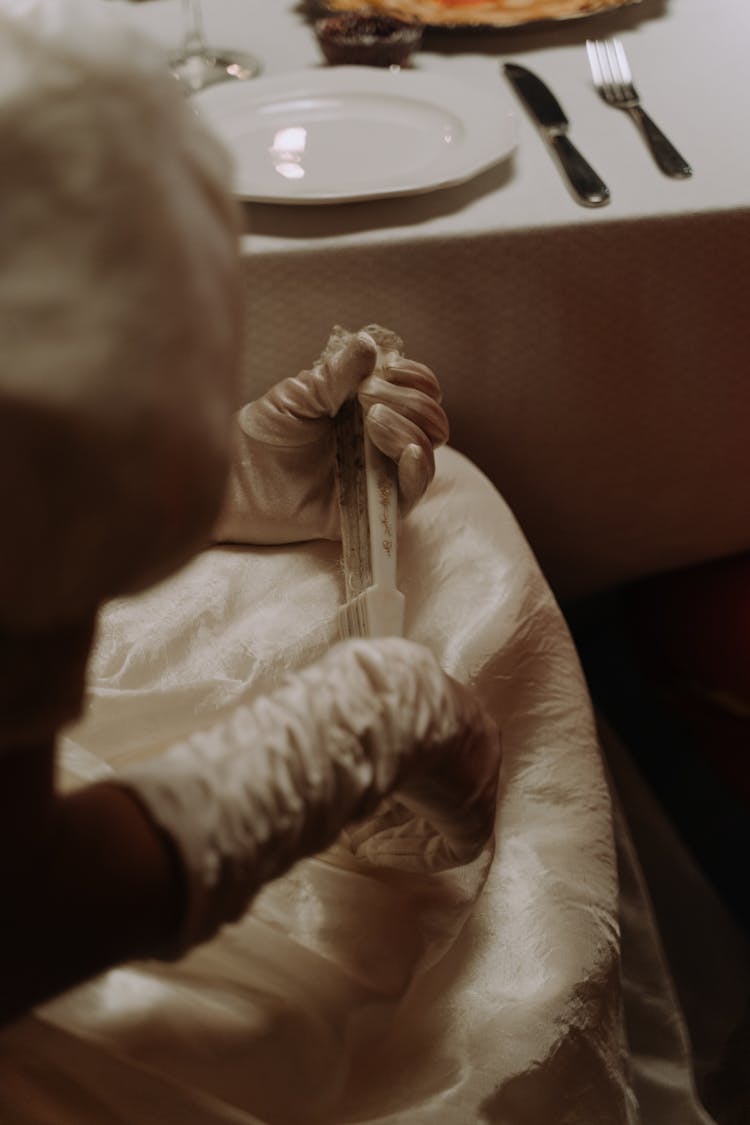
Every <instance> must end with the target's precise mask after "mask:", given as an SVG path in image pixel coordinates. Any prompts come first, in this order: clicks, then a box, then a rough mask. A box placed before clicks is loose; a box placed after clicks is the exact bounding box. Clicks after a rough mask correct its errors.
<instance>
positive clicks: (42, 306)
mask: <svg viewBox="0 0 750 1125" xmlns="http://www.w3.org/2000/svg"><path fill="white" fill-rule="evenodd" d="M0 32H1V33H0V140H1V141H2V152H3V177H2V188H1V189H0V190H1V191H2V201H3V207H2V218H0V230H1V231H2V254H1V255H0V336H1V337H2V353H1V354H2V359H1V360H0V427H1V428H2V445H1V446H0V449H1V452H0V457H2V471H1V472H0V491H1V492H2V502H1V506H2V510H3V513H4V522H5V535H4V544H3V550H2V552H1V553H0V660H1V661H2V679H1V686H0V694H1V696H2V709H1V713H0V714H1V717H0V878H1V880H2V885H3V888H4V893H3V904H2V924H0V959H1V960H2V964H3V978H4V979H3V985H2V988H1V989H0V1019H1V1020H3V1021H9V1020H12V1019H14V1018H15V1017H17V1016H18V1015H20V1014H21V1013H23V1012H24V1011H26V1010H27V1009H28V1008H29V1007H30V1006H32V1005H34V1004H35V1003H37V1002H39V1001H41V1000H43V999H45V998H47V997H50V996H52V995H54V994H56V993H58V992H60V991H61V990H65V989H67V988H69V987H70V986H72V985H73V984H75V983H77V982H80V981H82V980H84V979H87V978H89V977H91V976H92V975H93V974H96V973H97V972H99V971H101V970H102V969H104V968H107V967H109V966H112V965H115V964H118V963H122V962H123V961H126V960H130V959H133V958H138V957H146V956H156V957H168V958H174V957H179V956H181V955H182V953H183V952H184V951H186V950H187V949H189V948H190V947H191V946H193V945H194V944H195V943H198V942H202V941H204V940H205V939H207V938H210V937H211V936H212V935H213V934H214V933H215V932H216V931H217V930H218V929H219V928H220V927H221V926H222V925H223V924H224V923H225V922H226V921H228V920H231V919H234V918H236V917H237V916H238V915H239V914H240V913H241V912H242V911H243V910H244V909H245V907H246V905H247V903H248V902H249V900H250V899H251V898H252V896H253V894H254V893H255V891H256V890H257V889H258V887H259V886H260V884H261V883H262V882H264V881H265V880H268V879H272V878H273V877H275V876H276V875H278V874H280V873H281V872H283V871H284V870H285V869H286V868H287V867H288V866H289V865H290V864H291V863H293V862H294V861H295V859H296V858H298V857H299V856H301V855H304V854H308V853H310V852H313V851H315V850H317V849H320V848H322V847H324V846H325V845H326V844H328V843H329V842H330V841H331V840H332V839H333V838H334V837H335V836H336V835H337V833H338V832H339V830H340V829H341V828H342V827H343V826H344V825H345V824H346V823H347V822H349V821H350V820H352V819H353V818H360V817H362V816H364V815H365V814H366V813H368V812H369V811H370V810H372V809H373V808H374V807H375V805H376V804H377V802H378V800H379V799H380V798H381V797H382V796H383V795H384V794H385V793H387V792H388V791H389V790H391V789H392V788H393V787H394V786H395V785H397V784H399V783H400V782H401V781H402V780H403V778H404V776H405V775H407V774H408V775H409V781H408V785H407V788H408V786H409V785H411V787H412V788H415V782H414V780H413V779H414V776H415V771H414V768H413V763H414V761H415V759H419V760H423V759H427V760H430V759H432V758H434V757H437V758H438V759H444V758H445V757H446V755H450V756H451V759H452V760H455V761H458V762H459V763H461V769H462V770H463V771H464V776H465V777H466V778H469V779H470V786H471V791H472V793H473V794H474V796H473V798H472V800H474V802H475V804H476V807H477V809H478V810H479V815H478V816H477V818H476V826H475V827H476V839H475V840H473V841H472V840H470V841H468V845H467V846H468V847H469V850H471V848H472V847H474V846H477V847H480V846H481V844H482V842H483V841H484V839H485V838H486V835H487V832H488V831H489V830H490V824H491V813H490V811H489V810H494V791H495V777H496V769H497V761H498V747H497V735H496V731H495V728H494V725H493V724H492V723H491V722H490V721H489V720H488V719H487V718H486V716H485V714H484V712H483V711H482V709H481V708H480V706H479V705H478V703H477V702H476V701H475V699H474V697H473V695H472V694H471V693H470V692H469V690H468V689H466V688H464V687H462V686H461V685H460V684H458V683H457V682H456V681H454V680H452V679H451V678H449V677H448V676H446V675H445V674H444V673H443V672H442V671H441V670H440V668H439V667H438V664H437V662H436V660H435V659H434V657H432V655H431V654H430V653H429V652H428V651H427V650H426V649H424V648H422V647H421V646H419V645H416V644H413V643H410V642H407V641H403V640H396V639H393V640H383V641H377V642H376V641H372V642H369V641H360V642H357V641H353V642H346V643H344V644H342V645H339V646H336V647H334V648H333V649H332V650H331V651H330V652H329V653H327V654H326V655H325V656H324V658H323V659H322V660H320V661H319V662H317V663H315V664H314V665H313V666H311V667H309V668H307V669H304V670H302V671H301V672H298V673H296V674H295V675H294V676H291V677H289V678H288V679H287V680H286V681H285V682H284V683H283V684H281V685H280V686H279V688H278V690H277V691H275V692H273V693H271V694H270V695H266V696H264V697H262V698H260V699H257V700H255V701H254V702H252V703H250V704H248V705H246V706H240V707H237V708H236V709H235V710H234V711H233V713H232V714H231V715H230V716H229V717H228V718H227V717H225V718H224V719H223V720H222V721H221V722H220V723H218V725H216V726H215V727H214V728H212V729H209V730H202V731H200V732H197V733H196V734H195V735H194V736H192V737H188V738H187V739H185V740H184V741H183V742H182V743H181V744H180V745H178V746H175V747H172V748H171V749H169V750H167V752H166V753H165V754H164V755H162V756H161V757H160V758H158V759H156V760H154V761H152V762H150V763H149V764H148V766H147V767H143V768H141V769H140V770H132V771H130V772H129V773H125V774H123V775H122V776H118V777H117V778H115V779H113V780H111V781H107V782H103V783H99V784H95V785H87V786H84V787H82V788H80V789H78V790H76V791H75V792H73V793H69V794H63V793H61V792H60V791H59V790H58V788H57V785H56V747H57V742H58V735H59V732H60V731H61V729H63V728H64V727H65V725H66V724H68V723H70V722H71V720H73V719H74V718H75V717H76V716H77V715H78V714H79V712H80V710H81V706H82V699H83V697H84V693H85V677H86V664H87V656H88V653H89V650H90V645H91V642H92V636H93V634H94V631H95V628H96V620H97V614H98V610H99V607H100V605H101V604H102V602H103V601H105V600H106V599H109V598H111V597H112V596H113V595H115V594H118V593H123V592H128V591H135V590H139V589H142V588H144V587H146V586H148V585H149V584H151V583H153V582H155V581H157V580H158V579H160V578H162V577H163V576H165V575H167V574H168V573H170V572H171V571H173V570H174V569H175V568H177V567H179V566H180V565H181V564H182V563H184V562H185V561H186V560H188V559H189V558H190V557H191V556H192V555H194V554H195V553H196V552H197V551H198V550H199V549H200V548H202V547H203V546H205V545H206V544H207V543H208V541H209V539H210V538H211V537H212V535H213V537H214V538H220V539H231V540H235V541H236V540H238V539H241V540H245V541H256V542H262V543H272V542H290V541H293V540H300V539H312V538H316V537H328V538H335V537H336V536H337V535H338V534H339V531H338V522H337V520H338V517H337V508H336V501H335V494H334V467H333V466H334V462H333V436H332V422H331V418H332V416H333V415H334V414H335V413H336V411H337V410H338V408H339V407H340V406H341V404H342V403H343V401H344V400H345V399H347V398H351V397H354V396H356V395H357V394H358V395H359V398H360V401H361V402H362V404H363V408H364V410H365V413H366V425H367V428H368V431H369V433H370V436H371V437H372V439H373V441H374V442H375V443H376V445H378V446H379V447H380V449H381V450H382V451H383V452H385V453H386V454H387V455H388V456H389V457H391V458H392V459H393V460H394V461H395V462H396V463H397V464H398V467H399V484H400V494H401V500H402V507H403V508H404V510H407V509H408V508H409V507H410V506H412V505H413V504H414V503H415V502H416V501H417V500H418V499H419V498H420V496H421V495H422V493H423V492H424V490H425V488H426V487H427V485H428V483H429V481H430V480H431V478H432V475H433V472H434V462H433V456H432V450H433V447H434V446H436V445H438V444H440V443H442V442H443V441H444V440H445V439H446V436H447V424H446V419H445V415H444V413H443V411H442V408H441V407H440V405H439V389H438V385H437V382H436V380H435V377H434V375H433V374H432V372H431V371H429V370H428V369H427V368H425V367H423V366H422V365H420V364H417V363H414V362H411V361H407V360H399V361H398V362H396V363H395V364H394V365H393V366H392V367H391V368H390V369H388V370H386V371H385V372H381V373H379V374H378V375H377V376H375V375H374V374H373V369H374V364H375V356H376V353H375V348H374V346H373V342H372V340H371V338H370V337H369V336H367V335H361V334H360V335H355V336H352V337H349V338H348V339H347V340H346V341H345V342H344V343H342V344H341V346H339V347H334V348H333V349H332V350H331V351H329V353H328V354H327V355H326V358H325V359H324V360H322V361H321V362H320V363H319V364H317V365H316V366H315V367H314V368H313V369H312V370H311V371H308V372H303V373H302V374H301V375H299V376H297V377H295V378H293V379H290V380H287V381H286V382H285V383H283V384H281V385H280V386H279V387H276V388H273V389H272V390H271V391H270V392H269V393H268V395H267V396H266V397H265V398H264V399H263V400H261V401H260V402H258V403H254V404H251V405H250V406H248V407H245V408H244V409H243V410H242V411H240V413H239V414H238V415H235V414H234V410H235V409H236V405H237V404H236V401H235V395H236V376H237V371H238V364H239V338H240V295H241V286H240V275H239V266H238V254H237V230H238V227H237V215H236V213H235V208H234V206H233V204H232V202H231V201H230V197H229V194H228V192H227V190H226V183H227V166H226V160H225V156H224V154H223V152H222V151H220V150H219V148H218V147H217V145H216V144H215V142H214V141H213V140H212V139H211V138H210V137H209V136H207V135H206V134H205V133H204V131H203V130H202V128H201V127H200V126H199V124H198V122H197V119H196V117H195V116H194V114H193V113H192V112H191V109H190V107H189V105H188V104H187V103H186V102H185V101H184V100H183V98H182V96H181V94H180V93H179V90H178V88H177V86H176V84H175V83H174V82H173V81H172V80H171V78H169V77H168V76H165V75H163V74H162V69H161V61H160V60H159V59H158V58H156V57H153V56H152V54H151V51H150V50H149V49H148V48H147V47H146V46H145V45H144V44H142V43H137V44H133V43H130V42H129V41H127V39H124V38H122V37H120V38H118V39H117V41H115V37H112V36H108V35H104V36H98V35H97V36H92V37H91V42H89V41H88V39H87V37H86V36H84V37H83V39H82V41H81V42H80V44H76V45H73V40H72V39H67V38H63V39H61V40H60V41H57V40H56V38H55V37H54V36H50V35H47V34H40V33H38V31H36V30H34V29H32V28H30V27H29V26H26V25H25V24H22V23H21V22H13V21H5V20H3V22H2V27H1V29H0ZM222 502H223V506H222ZM217 520H218V522H217ZM416 788H417V789H418V788H419V787H418V784H417V785H416ZM417 799H419V794H417ZM469 835H470V836H471V832H469ZM464 842H465V843H466V841H464ZM51 919H54V929H55V940H54V942H52V943H50V942H49V941H48V932H49V926H50V920H51Z"/></svg>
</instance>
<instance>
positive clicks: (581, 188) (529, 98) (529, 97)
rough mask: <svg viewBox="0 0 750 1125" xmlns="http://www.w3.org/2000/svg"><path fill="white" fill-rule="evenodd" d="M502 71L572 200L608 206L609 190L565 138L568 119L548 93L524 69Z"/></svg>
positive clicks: (514, 67) (509, 65)
mask: <svg viewBox="0 0 750 1125" xmlns="http://www.w3.org/2000/svg"><path fill="white" fill-rule="evenodd" d="M504 70H505V74H506V76H507V78H508V79H509V80H510V82H511V83H512V84H513V87H514V89H515V91H516V93H517V94H518V96H519V97H520V98H521V101H522V102H523V103H524V104H525V105H526V107H527V108H528V110H529V111H530V113H531V114H532V116H533V118H534V120H535V121H536V123H537V124H538V125H539V127H540V128H541V130H542V132H543V134H544V136H545V138H546V140H547V141H548V142H549V144H550V145H551V147H552V149H553V151H554V153H555V155H556V156H557V159H558V160H559V161H560V164H561V166H562V169H563V172H564V173H565V175H566V176H567V178H568V181H569V183H570V186H571V188H572V189H573V193H574V195H575V197H576V199H577V200H578V201H579V202H580V203H583V204H585V205H586V206H587V207H601V206H603V204H605V203H609V188H608V187H607V185H606V184H605V183H604V181H603V180H602V179H601V177H600V176H598V175H597V174H596V172H595V171H594V169H593V168H592V167H591V165H590V164H589V163H588V161H586V160H584V158H583V157H582V156H581V154H580V152H579V151H578V149H577V148H576V147H575V145H574V144H573V143H572V141H571V140H570V138H569V137H568V135H567V133H568V119H567V117H566V116H565V114H564V113H563V110H562V106H561V105H560V103H559V102H558V100H557V98H556V97H555V96H554V94H553V93H552V91H551V90H549V89H548V88H547V87H546V86H545V84H544V83H543V82H542V80H541V78H537V76H536V75H535V74H532V72H531V71H530V70H527V69H526V67H525V66H519V65H518V64H517V63H505V66H504Z"/></svg>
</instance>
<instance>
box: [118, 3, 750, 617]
mask: <svg viewBox="0 0 750 1125" xmlns="http://www.w3.org/2000/svg"><path fill="white" fill-rule="evenodd" d="M110 6H115V7H118V8H122V9H123V11H124V13H125V14H126V15H127V18H129V19H131V20H132V21H133V22H135V23H136V24H137V25H138V26H139V27H140V28H141V29H142V30H144V31H145V32H146V33H147V34H148V35H149V36H151V37H153V38H154V39H155V40H157V42H159V43H160V44H163V46H164V48H165V49H170V48H174V47H175V46H176V45H177V44H178V43H179V40H180V36H181V34H182V22H181V21H182V10H181V7H180V4H179V3H178V0H149V2H147V3H140V4H124V3H119V2H118V0H113V4H112V5H108V7H110ZM351 6H352V7H357V5H356V3H355V4H352V5H351ZM314 16H315V12H314V9H313V10H311V8H310V6H309V5H306V4H304V3H299V2H298V0H273V3H267V2H265V0H212V2H211V4H210V5H206V9H205V12H204V25H205V33H206V37H207V39H208V41H209V42H210V43H212V44H216V45H224V46H226V45H227V44H231V45H233V46H235V47H239V48H243V49H248V50H251V51H252V53H253V54H254V55H256V56H258V57H259V58H260V60H261V62H262V66H263V72H262V75H261V78H260V79H259V80H258V79H256V80H253V81H254V82H257V81H261V82H263V81H266V82H269V81H280V80H281V76H283V75H291V74H292V73H294V74H299V73H300V72H308V73H311V74H312V73H313V72H316V73H319V72H320V71H321V69H322V68H325V67H326V63H325V60H324V58H323V55H322V52H321V49H320V46H319V44H318V41H317V39H316V36H315V34H314ZM613 36H617V37H618V38H619V39H620V41H621V42H622V44H623V46H624V48H625V50H626V51H627V55H628V59H629V62H630V65H631V69H632V71H633V74H634V79H635V83H636V85H637V87H638V90H639V93H640V94H641V97H642V99H643V104H644V106H645V108H646V109H647V110H648V112H649V113H650V114H651V115H652V117H653V118H654V119H655V120H656V122H657V123H658V124H659V126H660V127H661V128H662V130H663V131H664V132H665V133H666V134H667V135H668V137H669V138H670V140H671V141H672V142H673V143H674V144H675V145H676V147H677V148H678V149H679V150H680V152H681V153H682V154H683V155H684V156H685V157H686V159H687V160H688V161H689V163H690V165H691V167H692V169H693V174H692V176H690V177H689V178H686V179H675V178H672V177H669V176H667V175H665V174H664V173H663V172H662V171H661V170H660V169H659V168H658V167H657V165H656V163H655V162H654V160H653V158H652V155H651V153H650V152H649V150H648V148H647V146H646V144H645V143H644V141H643V138H642V137H641V136H640V135H639V133H638V130H637V128H636V127H635V125H634V123H633V122H632V121H630V120H628V117H627V115H626V114H625V113H622V112H620V111H618V110H616V109H614V108H613V107H611V106H609V105H607V104H605V102H604V101H603V100H602V99H601V98H600V97H599V96H598V95H597V93H596V90H595V88H594V85H593V82H592V78H591V74H590V71H589V65H588V60H587V54H586V49H585V43H586V40H587V39H605V38H610V37H613ZM748 41H750V7H748V5H747V4H746V3H745V0H711V3H710V4H707V3H705V0H641V2H640V3H634V4H627V5H623V6H619V7H616V8H612V9H610V10H607V11H603V12H599V13H598V14H593V15H589V16H586V17H582V18H575V19H567V20H559V21H544V22H538V23H528V24H526V25H523V26H514V27H509V28H497V27H473V26H472V27H463V28H462V27H426V28H425V29H424V34H423V39H422V43H421V47H420V49H419V50H418V51H417V52H416V53H415V54H413V55H412V57H411V60H410V62H409V64H408V66H409V69H410V70H413V71H418V72H423V73H426V74H429V75H431V76H435V77H439V78H441V79H443V80H444V81H445V82H446V83H447V84H448V83H458V84H460V85H461V86H462V87H464V88H470V90H471V92H472V94H473V95H475V94H476V92H477V91H478V92H479V93H480V95H481V99H480V101H481V104H482V105H483V127H484V129H486V130H500V129H501V127H506V126H507V120H508V117H509V115H510V117H511V118H512V122H513V129H514V143H513V146H512V148H511V151H509V152H507V153H506V154H505V155H504V156H503V158H501V159H499V160H498V161H497V162H496V163H495V164H494V165H492V166H490V167H488V168H485V169H484V170H482V171H480V172H478V173H477V174H475V175H471V176H469V177H468V178H466V180H465V182H461V183H454V184H452V185H449V186H441V187H437V188H430V187H429V186H428V187H427V188H425V189H424V190H421V191H418V192H416V193H414V194H399V193H398V192H393V193H392V194H389V195H384V196H383V197H381V198H374V199H366V200H362V199H348V198H346V195H345V192H343V191H342V192H341V193H340V194H339V196H337V197H336V198H333V199H331V200H329V201H326V202H324V203H322V204H318V205H302V206H295V205H289V201H288V200H286V199H283V198H282V199H281V201H276V202H274V201H270V202H258V201H255V200H243V204H242V207H243V217H244V233H243V236H242V255H243V259H244V264H245V292H246V305H247V316H246V339H245V344H246V346H245V358H244V368H243V386H242V395H243V397H244V398H252V397H255V396H256V395H257V394H259V393H261V392H263V391H264V390H266V389H267V388H268V387H269V386H270V385H271V384H272V383H274V382H276V381H277V380H278V379H280V378H283V377H284V376H286V375H289V374H292V373H294V372H295V371H297V370H300V369H303V368H305V367H308V366H309V365H310V363H311V362H312V361H313V360H314V359H315V358H316V357H317V356H318V354H319V352H320V350H321V348H322V345H323V343H324V342H325V340H326V338H327V335H328V332H329V330H330V328H331V327H332V326H333V325H335V324H342V325H344V326H345V327H347V328H349V329H356V328H359V327H361V326H363V325H366V324H369V323H373V322H374V323H379V324H382V325H386V326H388V327H389V328H392V329H393V330H394V331H396V332H397V333H398V334H399V335H400V336H401V337H402V339H403V340H404V343H405V347H406V350H407V352H408V354H409V355H410V356H411V357H413V358H416V359H419V360H422V361H423V362H425V363H427V364H429V365H430V366H431V367H432V368H433V369H434V370H435V372H436V373H437V374H438V376H439V378H440V380H441V383H442V387H443V392H444V398H445V403H446V407H447V410H448V413H449V415H450V419H451V426H452V431H451V442H452V444H453V445H454V446H455V447H457V448H458V449H459V450H461V451H462V452H464V453H465V454H466V455H468V456H469V457H470V458H471V459H472V460H473V461H474V462H475V463H476V464H477V465H478V466H479V467H480V468H481V469H482V470H483V471H484V472H485V473H486V474H487V475H488V476H489V477H490V479H491V480H492V481H493V482H494V484H495V485H496V486H497V488H498V489H499V490H500V492H501V493H502V495H503V496H504V497H505V499H506V500H507V501H508V503H509V504H510V506H511V508H512V509H513V511H514V513H515V515H516V517H517V518H518V520H519V521H520V523H521V526H522V527H523V530H524V532H525V534H526V535H527V537H528V539H529V541H530V542H531V544H532V547H533V548H534V550H535V552H536V554H537V556H538V558H539V560H540V562H541V564H542V566H543V569H544V571H545V573H546V575H547V577H548V579H549V581H550V582H551V584H552V586H553V588H554V589H555V591H556V593H557V594H558V596H559V597H560V598H561V599H563V600H564V601H567V600H575V599H577V598H579V597H582V596H586V595H589V594H592V593H594V592H597V591H599V590H602V589H607V588H611V587H615V586H617V585H618V584H620V583H622V582H625V581H627V580H628V579H632V578H635V577H639V576H641V575H644V574H650V573H653V572H657V571H661V570H667V569H671V568H674V567H678V566H683V565H689V564H691V563H695V562H699V561H703V560H706V559H711V558H715V557H719V556H722V555H727V554H730V553H733V552H739V551H742V550H745V549H747V548H748V547H750V519H748V514H749V513H750V441H748V440H747V424H748V420H750V379H749V378H748V277H750V150H749V147H748V131H747V121H748V111H749V110H750V94H749V93H748V82H747V50H746V44H747V42H748ZM507 62H513V63H517V64H521V65H523V66H525V67H527V68H529V69H531V70H533V71H534V72H535V73H537V74H538V75H539V76H540V77H541V78H543V80H544V81H545V82H546V83H547V84H548V85H549V86H550V88H551V89H552V91H553V92H554V94H555V95H556V96H557V98H558V99H559V101H560V102H561V104H562V106H563V109H564V110H565V113H566V114H567V116H568V118H569V121H570V136H571V139H573V140H574V142H575V143H576V144H577V146H578V147H579V149H580V150H581V151H582V152H583V153H584V155H585V157H586V158H587V160H588V161H589V162H590V163H591V164H592V165H593V166H594V168H595V169H596V171H597V172H598V173H599V175H600V176H601V177H602V178H603V179H604V180H605V181H606V183H607V185H608V186H609V188H610V192H611V196H610V200H609V202H608V203H607V205H606V206H602V207H596V208H593V207H583V206H581V205H580V203H579V202H578V201H577V200H576V199H575V198H574V197H573V195H572V193H571V192H570V191H569V190H568V189H567V187H566V184H565V183H564V181H563V178H562V177H561V174H560V169H559V167H557V166H556V163H555V160H554V159H553V158H552V155H551V153H550V151H549V149H548V146H547V145H546V143H545V141H544V139H543V137H542V135H541V133H540V131H539V130H538V129H537V127H536V126H535V124H534V122H533V121H532V120H531V117H530V116H529V114H528V112H527V111H526V110H525V108H524V107H523V106H522V104H521V103H520V102H519V101H518V99H517V97H516V95H515V93H514V91H513V90H512V88H511V86H510V84H509V82H508V80H507V79H506V77H505V76H504V74H503V71H502V68H503V65H504V64H505V63H507ZM328 69H329V70H333V69H334V68H330V67H329V68H328ZM370 69H372V68H370ZM252 84H253V83H248V84H247V85H248V86H250V85H252ZM201 97H205V95H203V94H199V95H198V96H197V97H196V103H197V104H199V102H200V98H201Z"/></svg>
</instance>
